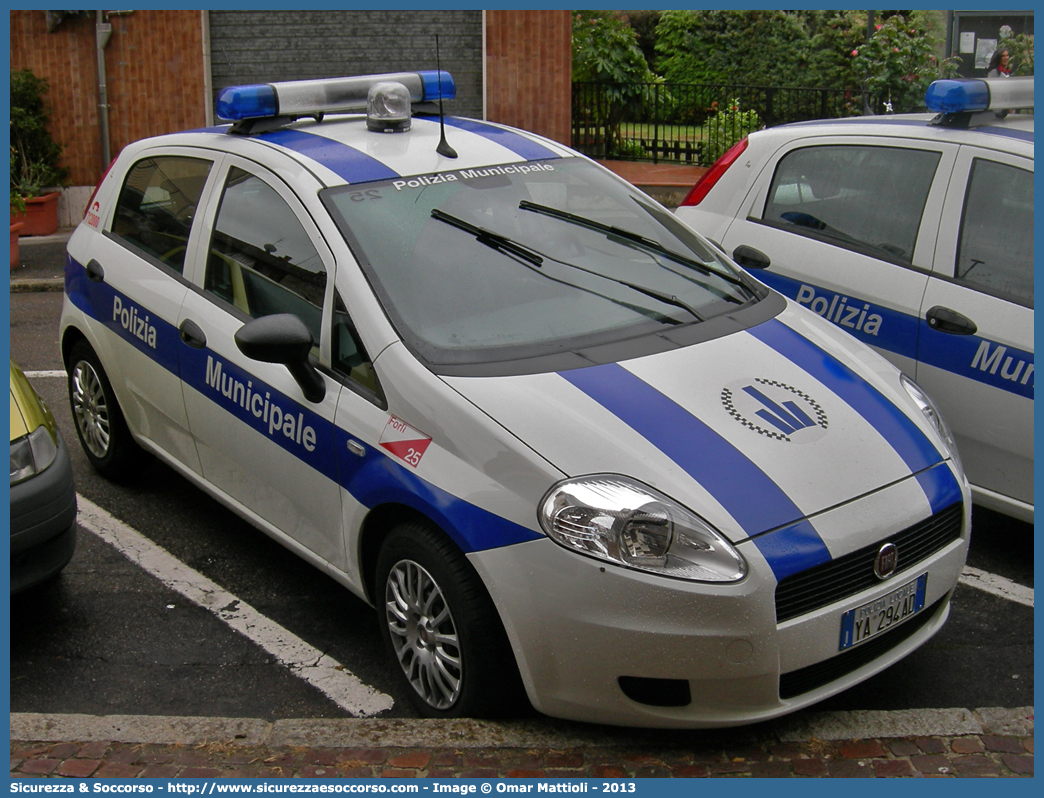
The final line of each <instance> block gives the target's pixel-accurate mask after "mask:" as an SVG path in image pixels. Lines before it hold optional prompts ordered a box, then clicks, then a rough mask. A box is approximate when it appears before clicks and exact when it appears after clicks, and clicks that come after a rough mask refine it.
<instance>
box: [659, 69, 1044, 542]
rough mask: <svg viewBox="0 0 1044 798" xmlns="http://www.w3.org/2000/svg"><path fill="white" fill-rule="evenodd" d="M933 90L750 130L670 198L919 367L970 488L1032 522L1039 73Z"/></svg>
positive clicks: (771, 277)
mask: <svg viewBox="0 0 1044 798" xmlns="http://www.w3.org/2000/svg"><path fill="white" fill-rule="evenodd" d="M925 104H926V106H927V108H928V109H929V111H931V112H932V113H930V114H920V115H917V114H914V115H896V116H872V117H860V118H855V119H845V120H823V121H816V122H805V123H800V124H792V125H781V126H779V127H775V128H771V129H768V130H762V131H759V132H757V133H753V134H751V136H750V137H749V138H747V139H743V140H742V141H740V142H739V143H738V144H737V145H736V146H735V147H733V148H732V150H731V151H729V152H728V153H726V154H725V155H724V156H723V157H722V158H721V159H720V160H719V161H718V163H716V164H715V165H714V166H713V167H712V168H711V169H710V170H709V171H708V172H707V173H706V175H704V177H703V178H701V180H700V182H699V183H698V184H697V185H696V186H694V188H693V190H692V192H690V194H689V196H688V197H687V198H686V199H685V201H684V202H683V204H682V205H681V206H680V207H679V208H678V209H677V210H676V214H677V216H678V217H679V218H680V219H683V220H684V221H685V222H686V223H688V224H689V225H691V226H692V227H694V228H695V229H697V230H699V231H700V232H701V233H703V234H704V235H706V236H707V237H708V238H710V239H711V240H713V241H716V242H719V243H720V244H721V246H722V247H723V248H724V249H725V251H727V252H729V253H730V254H731V256H732V258H733V259H734V260H735V261H736V262H738V263H739V264H740V265H742V266H744V267H746V268H747V269H750V270H755V271H754V273H755V274H756V275H757V277H758V279H759V280H761V281H762V282H764V283H767V284H768V285H770V286H772V287H773V288H775V289H777V290H778V291H780V292H782V293H783V294H785V295H786V296H787V297H789V298H790V299H792V300H793V301H795V302H797V303H798V304H799V305H802V306H804V307H806V308H809V309H811V310H812V311H813V312H815V313H817V314H818V315H820V316H822V317H823V318H824V319H827V320H828V321H830V322H832V323H833V324H834V325H836V326H838V327H840V328H841V329H843V330H845V331H846V332H848V333H850V334H851V335H854V336H855V337H856V338H858V339H859V340H861V341H863V342H864V343H867V344H869V345H870V346H872V347H874V348H875V349H876V350H877V351H878V352H880V353H881V354H883V355H884V356H885V357H887V358H888V359H889V360H890V361H891V362H892V363H894V364H895V365H896V366H898V367H899V368H900V369H902V370H903V371H904V372H905V373H906V374H909V375H911V376H913V377H914V379H916V380H917V382H918V383H919V384H920V385H921V386H923V387H924V389H925V390H926V391H927V392H928V393H929V394H931V395H932V396H933V397H934V398H935V400H936V401H937V402H938V403H939V407H940V408H941V410H942V412H943V414H944V415H945V417H946V419H947V421H948V422H949V423H950V425H951V428H952V429H953V432H954V435H955V437H956V440H957V446H958V449H959V450H960V454H961V459H962V460H963V462H964V466H965V468H966V469H967V473H968V479H969V480H970V481H971V484H972V495H973V497H974V500H975V502H976V503H977V504H981V505H983V506H986V507H989V508H991V509H993V510H997V511H1000V512H1003V513H1005V514H1007V515H1010V516H1013V517H1015V518H1019V519H1022V520H1024V521H1028V522H1030V523H1032V521H1033V382H1034V377H1033V78H990V79H972V80H943V81H936V82H935V83H933V84H932V85H931V86H930V87H929V88H928V91H927V93H926V98H925ZM1016 111H1019V113H1016ZM1027 111H1028V113H1027Z"/></svg>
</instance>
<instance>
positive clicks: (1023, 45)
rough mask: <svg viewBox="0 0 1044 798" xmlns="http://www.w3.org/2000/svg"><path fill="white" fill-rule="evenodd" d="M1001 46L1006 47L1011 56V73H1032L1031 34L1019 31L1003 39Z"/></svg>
mask: <svg viewBox="0 0 1044 798" xmlns="http://www.w3.org/2000/svg"><path fill="white" fill-rule="evenodd" d="M1002 41H1003V44H1002V45H1001V46H1002V47H1006V48H1007V50H1008V55H1009V56H1010V57H1011V63H1010V66H1011V74H1012V75H1020V76H1021V75H1032V74H1033V34H1032V33H1029V34H1026V33H1020V34H1019V35H1018V36H1013V37H1012V38H1009V39H1003V40H1002Z"/></svg>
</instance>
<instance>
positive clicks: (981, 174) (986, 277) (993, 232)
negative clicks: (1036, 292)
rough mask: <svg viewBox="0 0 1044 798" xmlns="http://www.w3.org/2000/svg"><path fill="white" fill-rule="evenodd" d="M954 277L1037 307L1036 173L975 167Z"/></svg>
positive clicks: (979, 162)
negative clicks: (1034, 235) (1034, 180)
mask: <svg viewBox="0 0 1044 798" xmlns="http://www.w3.org/2000/svg"><path fill="white" fill-rule="evenodd" d="M954 277H956V278H957V280H958V281H959V282H961V283H964V284H966V285H969V286H971V287H973V288H976V289H980V290H983V291H985V292H986V293H990V294H996V295H998V296H1001V297H1004V298H1007V299H1014V300H1015V301H1017V302H1019V303H1021V304H1024V305H1028V306H1029V307H1033V172H1030V171H1028V170H1026V169H1019V168H1018V167H1016V166H1009V165H1007V164H1002V163H997V162H996V161H989V160H986V159H984V158H976V159H975V160H974V161H973V162H972V169H971V177H970V178H969V180H968V191H967V194H966V195H965V197H964V213H963V214H962V216H961V237H960V243H959V244H958V247H957V264H956V269H955V272H954Z"/></svg>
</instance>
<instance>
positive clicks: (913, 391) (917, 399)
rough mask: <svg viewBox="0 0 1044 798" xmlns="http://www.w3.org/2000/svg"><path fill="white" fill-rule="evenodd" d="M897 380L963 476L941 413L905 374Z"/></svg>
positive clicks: (951, 436) (962, 469)
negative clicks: (937, 435) (935, 433)
mask: <svg viewBox="0 0 1044 798" xmlns="http://www.w3.org/2000/svg"><path fill="white" fill-rule="evenodd" d="M899 380H900V382H902V384H903V387H904V388H905V389H906V392H907V393H908V394H910V397H911V398H912V399H913V400H914V404H916V405H917V406H918V407H919V408H921V412H922V413H924V417H925V418H926V419H928V423H929V424H931V425H932V428H933V429H934V430H935V431H936V432H937V433H939V437H940V438H942V440H943V443H944V444H945V446H946V449H947V451H946V454H948V455H949V456H950V458H951V459H952V460H953V464H954V465H955V466H957V470H958V471H959V472H960V473H961V474H963V473H964V465H963V464H962V463H961V457H960V455H959V454H958V452H957V441H955V440H954V437H953V433H952V432H950V427H949V425H948V424H947V423H946V421H945V420H944V419H943V417H942V413H940V412H939V408H938V407H936V405H935V402H933V401H932V399H931V397H929V396H928V394H926V393H925V392H924V391H923V390H922V389H921V386H920V385H918V384H917V383H916V382H914V381H913V380H911V379H910V378H909V377H907V376H906V375H905V374H900V375H899Z"/></svg>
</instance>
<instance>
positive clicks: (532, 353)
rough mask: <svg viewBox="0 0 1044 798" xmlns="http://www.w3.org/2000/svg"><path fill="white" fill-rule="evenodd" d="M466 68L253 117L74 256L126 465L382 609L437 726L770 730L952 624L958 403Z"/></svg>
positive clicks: (105, 445) (402, 669)
mask: <svg viewBox="0 0 1044 798" xmlns="http://www.w3.org/2000/svg"><path fill="white" fill-rule="evenodd" d="M453 92H454V87H453V83H452V79H451V78H450V76H449V75H448V74H446V73H444V72H438V71H435V72H422V73H403V74H395V75H379V76H367V77H358V78H342V79H335V80H329V81H308V82H303V83H297V82H294V83H277V84H267V85H261V86H245V87H232V88H227V89H224V90H223V91H222V92H221V93H220V95H219V100H218V112H219V116H220V117H221V118H223V119H228V120H232V124H231V125H225V126H219V127H215V128H210V129H203V130H193V131H188V132H185V133H179V134H175V135H167V136H160V137H157V138H151V139H148V140H145V141H140V142H137V143H135V144H133V145H130V146H128V147H127V148H126V149H125V150H124V151H123V152H122V153H121V154H120V156H119V157H118V159H117V160H116V161H115V163H114V165H113V166H112V167H111V168H110V170H109V171H108V173H107V174H106V175H105V177H104V178H103V179H102V181H101V183H100V184H99V186H98V189H97V192H96V194H95V195H94V197H93V198H92V200H91V201H90V203H89V206H88V209H87V213H86V216H85V217H84V220H83V222H82V223H81V224H80V225H79V227H78V228H77V230H76V231H75V234H74V235H73V236H72V238H71V240H70V241H69V247H68V260H67V265H66V284H65V290H66V294H65V305H64V311H63V315H62V322H61V347H62V352H63V355H64V359H65V363H66V365H67V369H68V374H69V388H70V401H71V405H72V411H73V414H74V417H75V421H76V429H77V433H78V435H79V437H80V441H81V443H82V444H83V447H84V450H85V451H86V453H87V456H88V457H89V459H90V460H91V461H92V463H93V465H94V466H95V467H96V468H97V469H98V470H99V471H100V472H101V473H103V474H106V475H110V476H114V477H116V476H119V475H120V474H121V472H124V471H126V469H128V468H130V467H132V466H133V463H134V461H135V459H136V457H137V456H138V455H139V453H140V452H141V450H145V451H147V452H150V453H152V454H153V455H155V456H156V457H159V458H160V459H161V460H163V461H164V462H166V463H168V464H169V465H170V466H171V467H172V468H173V469H175V470H176V471H177V472H179V473H180V474H183V475H184V476H185V477H186V478H187V479H189V480H191V481H192V482H194V483H195V484H197V485H199V486H200V487H201V488H202V489H203V490H205V491H206V492H207V493H209V494H211V495H212V496H214V497H216V498H217V499H219V500H220V501H221V502H223V503H224V504H226V505H227V506H228V507H230V508H232V509H233V510H234V511H236V512H237V513H239V514H240V515H242V516H243V517H244V518H246V519H248V520H249V521H251V522H252V523H253V524H255V525H256V526H257V527H259V528H260V529H261V530H262V531H263V532H265V533H267V534H268V535H270V536H272V537H273V538H275V539H276V540H278V541H280V542H282V543H283V544H285V545H286V546H287V547H288V548H289V549H291V550H292V551H294V552H295V553H297V554H299V555H300V556H301V557H303V558H305V559H306V560H308V561H309V562H311V563H313V564H314V565H315V566H316V567H318V568H320V569H321V570H323V571H324V572H325V573H328V574H330V575H331V576H332V577H333V578H335V579H336V580H338V581H339V582H340V583H342V584H343V585H344V586H345V587H346V588H348V589H349V590H350V591H352V592H353V593H355V594H357V595H358V596H360V597H362V598H364V599H365V600H366V601H368V602H370V603H371V604H373V605H374V606H375V607H376V608H377V613H378V616H379V618H380V621H381V628H382V632H383V636H384V638H385V642H386V644H387V648H388V650H389V653H390V654H391V659H392V662H393V663H394V665H393V668H394V670H395V672H396V674H397V677H396V678H399V677H401V679H402V680H403V682H404V685H406V686H407V687H406V689H407V691H408V692H409V694H410V696H411V698H412V700H413V701H414V703H415V704H416V707H417V709H418V711H419V712H420V713H421V714H423V715H426V716H431V717H454V716H479V715H487V714H492V713H497V712H504V711H508V709H509V707H511V706H512V704H511V701H512V700H514V699H515V698H519V697H528V700H529V701H530V702H531V703H532V704H533V706H535V707H536V708H537V709H538V710H540V711H542V712H544V713H547V714H549V715H553V716H558V717H563V718H572V719H578V720H584V721H592V722H601V723H614V724H625V725H636V726H660V727H672V726H674V727H691V726H715V725H732V724H740V723H748V722H753V721H758V720H761V719H766V718H771V717H774V716H778V715H781V714H783V713H786V712H790V711H793V710H795V709H798V708H800V707H804V706H807V705H809V704H812V703H814V702H816V701H819V700H821V699H823V698H824V697H826V696H829V695H831V694H834V693H837V692H838V691H840V690H843V689H845V688H846V687H849V686H850V685H853V684H855V683H857V682H859V681H861V680H863V679H866V678H867V677H869V676H871V675H873V674H875V673H877V672H879V671H881V670H882V669H884V668H886V667H887V666H888V665H890V664H892V663H894V662H896V661H897V660H899V659H901V658H902V657H904V656H905V655H907V654H909V653H910V652H911V651H913V650H914V649H916V648H917V647H918V646H920V645H921V644H923V643H924V642H925V641H926V640H928V639H929V638H930V637H931V636H932V635H933V634H935V632H937V631H938V630H939V629H940V627H941V626H942V625H943V623H944V622H945V620H946V618H947V616H948V614H949V611H950V599H951V596H952V593H953V590H954V587H955V585H956V583H957V579H958V576H959V574H960V573H961V570H962V567H963V565H964V561H965V556H966V552H967V546H968V536H969V524H970V521H969V518H970V493H969V488H968V485H967V482H966V479H965V477H964V474H963V471H962V468H961V465H960V462H959V461H958V459H957V457H956V454H955V449H954V442H953V440H952V438H951V436H950V434H949V432H948V431H947V428H946V426H945V424H944V422H943V421H942V419H941V417H940V415H939V413H938V412H937V411H936V409H935V407H934V406H933V405H932V403H931V402H930V400H929V399H928V398H927V397H926V396H925V394H924V393H923V392H922V391H921V390H920V389H919V388H918V387H917V386H916V385H915V384H914V383H913V382H911V381H910V380H908V379H907V378H905V377H903V376H901V374H900V372H899V371H898V370H897V369H895V368H894V367H893V366H892V365H890V364H889V363H887V362H886V361H885V360H884V359H882V358H880V357H879V356H878V355H877V354H875V353H874V352H873V351H871V350H870V349H869V348H868V347H866V346H865V345H863V344H862V343H860V342H858V341H856V340H855V339H853V338H851V337H849V336H846V335H844V334H842V333H841V332H839V331H838V330H836V329H835V328H834V327H833V326H832V325H830V324H829V323H827V322H826V321H824V320H822V319H820V318H819V317H818V316H817V315H816V314H815V313H813V312H810V311H809V310H807V309H806V308H803V307H801V304H800V303H798V302H795V301H793V300H789V299H786V298H785V297H784V296H783V295H781V294H779V293H777V292H776V291H773V290H771V289H769V288H767V287H766V286H764V285H762V284H761V283H759V282H757V281H755V280H754V279H752V278H751V277H749V276H748V275H746V274H745V273H744V272H742V270H739V269H737V268H736V267H735V266H733V265H732V264H731V263H730V262H729V261H728V260H727V259H726V258H724V257H723V256H721V255H720V254H718V253H717V252H716V250H715V249H714V248H713V247H712V246H710V245H709V244H708V243H706V241H705V240H704V239H702V238H700V237H699V236H697V235H695V234H694V233H693V232H692V231H691V230H690V229H689V228H688V227H686V226H685V225H684V224H682V223H681V222H679V221H678V220H677V218H676V217H675V216H674V215H672V214H671V213H669V212H668V211H666V210H665V209H664V208H662V207H661V206H659V205H657V204H656V203H655V202H653V201H651V200H650V199H649V198H648V197H647V196H645V195H644V194H642V193H640V192H638V191H636V190H635V189H634V188H633V187H631V186H629V185H628V184H627V183H625V182H623V181H621V180H620V179H618V178H617V177H615V176H614V175H613V174H611V173H610V172H608V171H607V170H605V169H603V168H602V167H600V166H598V165H596V164H595V163H593V162H591V161H589V160H587V159H586V158H584V157H582V156H580V155H578V154H577V153H575V152H573V151H572V150H570V149H568V148H566V147H564V146H562V145H560V144H557V143H555V142H553V141H549V140H546V139H543V138H540V137H537V136H534V135H531V134H528V133H524V132H522V131H519V130H514V129H511V128H508V127H504V126H501V125H496V124H491V123H489V122H484V121H475V120H469V119H461V118H454V117H445V118H442V117H441V115H440V114H439V113H437V111H438V105H434V106H433V105H432V101H433V100H439V101H441V99H442V98H449V97H451V96H452V94H453Z"/></svg>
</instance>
